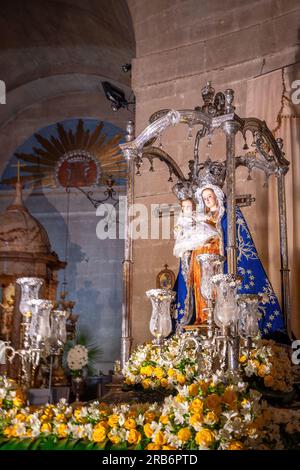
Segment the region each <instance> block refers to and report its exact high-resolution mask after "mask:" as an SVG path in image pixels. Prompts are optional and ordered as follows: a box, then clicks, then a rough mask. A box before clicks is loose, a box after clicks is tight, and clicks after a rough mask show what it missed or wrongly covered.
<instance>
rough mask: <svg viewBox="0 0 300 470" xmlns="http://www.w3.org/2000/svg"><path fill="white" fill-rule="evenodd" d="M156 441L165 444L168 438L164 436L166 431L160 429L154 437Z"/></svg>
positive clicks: (160, 444) (158, 443)
mask: <svg viewBox="0 0 300 470" xmlns="http://www.w3.org/2000/svg"><path fill="white" fill-rule="evenodd" d="M154 443H155V444H157V445H159V446H162V445H163V444H165V443H166V438H165V436H164V433H163V432H162V431H158V432H157V434H156V436H155V438H154Z"/></svg>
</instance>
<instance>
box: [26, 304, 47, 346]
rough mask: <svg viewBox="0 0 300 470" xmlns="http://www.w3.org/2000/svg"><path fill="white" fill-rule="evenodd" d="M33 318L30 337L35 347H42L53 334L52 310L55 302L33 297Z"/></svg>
mask: <svg viewBox="0 0 300 470" xmlns="http://www.w3.org/2000/svg"><path fill="white" fill-rule="evenodd" d="M29 304H30V306H31V308H32V319H31V323H30V327H29V333H28V334H29V338H30V342H31V345H32V346H33V347H34V348H37V349H39V348H41V346H42V344H43V343H45V342H46V341H47V340H48V339H49V338H50V335H51V329H50V312H51V310H52V308H53V303H52V302H51V301H50V300H44V299H33V300H31V301H30V303H29Z"/></svg>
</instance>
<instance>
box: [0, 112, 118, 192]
mask: <svg viewBox="0 0 300 470" xmlns="http://www.w3.org/2000/svg"><path fill="white" fill-rule="evenodd" d="M122 138H123V132H122V131H121V129H119V128H117V127H115V126H113V125H111V124H109V123H105V122H101V121H97V120H94V119H84V120H83V119H76V120H74V119H71V120H66V121H63V122H60V123H57V124H54V125H51V126H48V127H46V128H43V129H41V130H39V131H38V132H37V133H36V134H34V136H32V137H31V138H30V139H28V141H26V142H25V143H24V144H23V145H22V146H21V147H19V148H18V149H17V151H16V152H15V153H14V156H13V158H12V159H11V162H10V163H9V164H8V166H7V168H6V170H5V172H4V174H3V177H2V179H1V186H2V187H7V186H11V185H14V184H15V183H16V181H17V178H18V176H17V166H19V168H20V169H21V175H22V183H23V185H24V186H25V187H32V188H38V187H41V186H43V187H49V188H54V187H59V186H61V187H70V188H71V187H77V188H81V187H90V186H98V185H99V186H100V185H107V184H108V182H110V183H109V184H111V183H112V182H113V184H116V185H120V186H122V185H124V184H125V183H126V174H127V166H126V162H125V161H124V157H123V155H122V154H121V152H120V149H119V143H120V142H121V141H122ZM17 162H19V165H17Z"/></svg>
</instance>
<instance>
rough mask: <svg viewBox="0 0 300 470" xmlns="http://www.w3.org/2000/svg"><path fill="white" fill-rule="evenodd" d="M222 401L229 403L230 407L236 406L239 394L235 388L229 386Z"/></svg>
mask: <svg viewBox="0 0 300 470" xmlns="http://www.w3.org/2000/svg"><path fill="white" fill-rule="evenodd" d="M222 402H223V403H225V405H228V406H229V407H230V408H234V407H236V404H237V395H236V392H235V391H234V390H232V389H231V388H227V389H226V390H225V391H224V394H223V396H222Z"/></svg>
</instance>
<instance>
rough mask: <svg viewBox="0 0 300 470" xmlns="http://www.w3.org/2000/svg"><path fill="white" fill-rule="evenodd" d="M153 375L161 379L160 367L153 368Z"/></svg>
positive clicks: (162, 372)
mask: <svg viewBox="0 0 300 470" xmlns="http://www.w3.org/2000/svg"><path fill="white" fill-rule="evenodd" d="M153 374H154V375H155V377H157V378H158V379H161V378H162V377H163V376H164V371H163V370H162V368H161V367H155V368H154V370H153Z"/></svg>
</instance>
